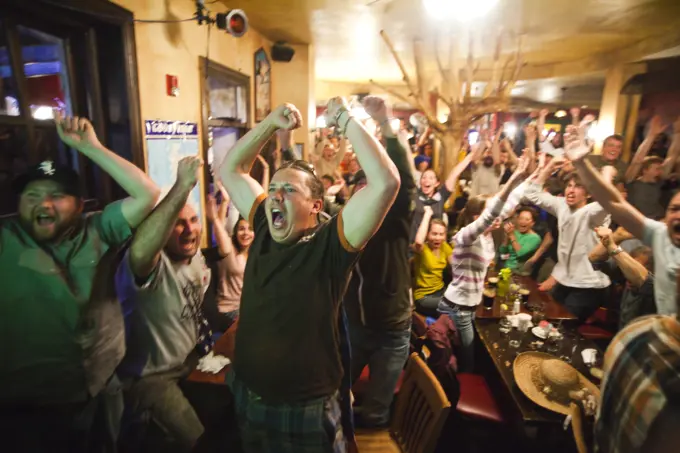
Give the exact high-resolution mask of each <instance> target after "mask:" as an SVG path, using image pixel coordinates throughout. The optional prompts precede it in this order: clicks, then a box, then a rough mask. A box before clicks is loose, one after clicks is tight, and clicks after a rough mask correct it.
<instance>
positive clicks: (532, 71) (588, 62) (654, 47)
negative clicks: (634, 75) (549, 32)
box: [475, 28, 680, 82]
mask: <svg viewBox="0 0 680 453" xmlns="http://www.w3.org/2000/svg"><path fill="white" fill-rule="evenodd" d="M679 45H680V28H677V29H673V30H667V31H666V33H663V34H660V35H656V36H652V37H649V38H646V39H644V40H642V41H639V42H637V43H636V44H633V45H632V46H629V47H625V48H622V49H618V50H612V51H607V52H600V53H597V54H593V55H591V56H589V57H586V58H582V59H579V60H574V61H565V62H555V63H546V64H539V65H526V66H524V67H523V68H522V72H521V73H520V79H521V80H533V79H551V78H555V77H568V76H574V75H583V74H590V73H597V72H603V71H606V70H607V69H608V68H611V67H612V66H615V65H617V64H621V63H624V64H625V63H633V62H637V61H640V60H642V59H643V58H645V57H647V56H649V55H652V54H655V53H658V52H661V51H664V50H666V49H670V48H673V47H676V46H679ZM527 58H529V59H530V58H531V55H530V54H528V55H527ZM491 72H492V71H491V69H480V70H479V71H478V72H477V74H475V81H479V82H485V81H488V80H490V79H491Z"/></svg>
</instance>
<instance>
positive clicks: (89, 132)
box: [55, 111, 101, 150]
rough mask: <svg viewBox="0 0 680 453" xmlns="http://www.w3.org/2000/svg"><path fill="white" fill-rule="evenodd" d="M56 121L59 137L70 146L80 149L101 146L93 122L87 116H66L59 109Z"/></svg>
mask: <svg viewBox="0 0 680 453" xmlns="http://www.w3.org/2000/svg"><path fill="white" fill-rule="evenodd" d="M55 123H56V125H57V133H58V134H59V138H60V139H61V141H63V142H64V143H66V144H67V145H68V146H70V147H72V148H75V149H78V150H81V149H83V148H86V147H98V146H101V144H100V142H99V139H98V138H97V134H96V133H95V132H94V128H93V127H92V123H90V121H89V120H88V119H87V118H79V117H77V116H73V117H70V116H67V117H65V116H64V115H63V113H61V112H60V111H57V117H56V119H55Z"/></svg>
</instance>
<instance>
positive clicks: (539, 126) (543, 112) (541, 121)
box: [534, 109, 550, 148]
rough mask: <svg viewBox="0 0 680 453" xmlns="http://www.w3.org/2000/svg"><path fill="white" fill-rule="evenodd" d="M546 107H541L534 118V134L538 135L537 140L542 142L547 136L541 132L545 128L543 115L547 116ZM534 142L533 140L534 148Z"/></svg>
mask: <svg viewBox="0 0 680 453" xmlns="http://www.w3.org/2000/svg"><path fill="white" fill-rule="evenodd" d="M548 113H550V112H549V111H548V109H541V111H540V112H538V118H537V119H536V134H537V135H538V141H539V142H542V141H545V139H546V138H547V135H544V134H543V131H544V130H545V117H546V116H548ZM535 147H536V146H535V142H534V148H535Z"/></svg>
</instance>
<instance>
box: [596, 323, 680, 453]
mask: <svg viewBox="0 0 680 453" xmlns="http://www.w3.org/2000/svg"><path fill="white" fill-rule="evenodd" d="M604 371H605V379H604V381H603V382H602V400H601V403H600V408H599V413H598V417H597V421H596V424H595V440H596V451H598V452H601V453H633V452H639V451H640V449H641V448H642V446H643V445H644V443H645V440H646V439H647V434H648V432H649V430H650V428H651V426H652V424H653V423H654V420H655V419H656V418H657V416H658V415H659V414H660V413H661V411H663V410H664V408H666V406H667V404H669V403H671V402H676V403H677V401H678V400H679V398H680V322H678V320H677V319H676V318H675V317H670V316H647V317H644V318H640V319H639V320H638V321H636V322H633V323H632V324H630V325H628V326H627V327H625V328H624V329H623V330H622V331H621V332H619V334H618V335H617V336H616V337H615V338H614V340H613V341H612V343H611V345H610V346H609V348H608V349H607V352H606V354H605V359H604Z"/></svg>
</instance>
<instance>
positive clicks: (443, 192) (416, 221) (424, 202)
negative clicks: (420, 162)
mask: <svg viewBox="0 0 680 453" xmlns="http://www.w3.org/2000/svg"><path fill="white" fill-rule="evenodd" d="M450 196H451V192H449V189H447V188H446V185H444V183H442V184H441V185H440V186H439V189H438V190H437V191H436V192H435V193H434V196H433V197H432V198H428V197H427V196H426V195H425V194H424V193H423V192H422V191H421V190H418V193H417V194H416V208H415V210H414V212H413V220H412V221H411V232H410V235H409V241H410V242H411V243H413V241H415V239H416V233H417V232H418V228H419V227H420V222H422V221H423V216H424V215H425V206H429V207H431V208H432V218H433V219H442V218H443V217H444V203H446V200H448V199H449V197H450Z"/></svg>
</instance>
